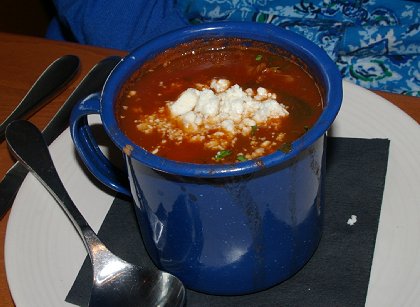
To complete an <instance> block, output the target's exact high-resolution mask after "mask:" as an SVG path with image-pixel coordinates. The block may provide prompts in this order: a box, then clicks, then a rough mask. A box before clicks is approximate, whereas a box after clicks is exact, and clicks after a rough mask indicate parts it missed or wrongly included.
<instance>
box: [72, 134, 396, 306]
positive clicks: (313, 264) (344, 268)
mask: <svg viewBox="0 0 420 307" xmlns="http://www.w3.org/2000/svg"><path fill="white" fill-rule="evenodd" d="M327 144H328V145H327V148H328V151H327V176H326V197H325V222H324V231H323V236H322V238H321V242H320V245H319V247H318V249H317V251H316V252H315V254H314V256H313V257H312V258H311V259H310V260H309V262H308V263H307V264H306V265H305V266H304V267H303V269H301V270H300V271H299V272H298V273H296V274H295V275H294V276H292V277H291V278H290V279H288V280H286V281H284V282H283V283H281V284H279V285H277V286H274V287H272V288H270V289H268V290H265V291H261V292H258V293H255V294H249V295H241V296H214V295H206V294H202V293H198V292H194V291H191V290H187V304H186V305H187V306H188V307H190V306H200V307H201V306H212V307H213V306H241V305H245V306H299V307H301V306H303V307H304V306H311V307H312V306H322V307H324V306H340V307H346V306H352V307H353V306H364V304H365V300H366V294H367V288H368V284H369V276H370V269H371V265H372V258H373V251H374V247H375V240H376V233H377V229H378V222H379V216H380V211H381V203H382V195H383V189H384V183H385V175H386V169H387V161H388V150H389V140H384V139H356V138H333V137H329V138H328V143H327ZM352 215H355V216H356V217H357V221H356V222H355V223H354V224H353V225H350V224H351V223H350V224H348V223H347V222H348V220H349V219H351V217H352ZM99 237H100V238H101V239H102V240H103V242H104V243H105V244H106V245H107V246H108V247H109V248H110V249H111V250H112V251H113V252H114V253H116V254H117V255H119V256H120V257H122V258H123V259H125V260H127V261H129V262H133V263H138V264H142V265H143V266H153V264H152V262H151V260H150V259H149V257H148V255H147V253H146V251H145V250H144V247H143V243H142V239H141V236H140V234H139V229H138V225H137V221H136V217H135V213H134V208H133V206H132V204H131V203H130V200H128V199H125V198H123V197H121V196H117V197H116V198H115V200H114V202H113V204H112V206H111V208H110V210H109V212H108V214H107V216H106V217H105V220H104V222H103V224H102V226H101V228H100V230H99ZM91 280H92V268H91V265H90V262H89V259H88V258H86V259H85V262H84V263H83V266H82V268H81V270H80V272H79V275H78V276H77V278H76V280H75V282H74V284H73V287H72V288H71V290H70V291H69V293H68V295H67V298H66V301H67V302H70V303H73V304H77V305H80V306H87V303H88V300H89V295H90V288H91V283H92V282H91Z"/></svg>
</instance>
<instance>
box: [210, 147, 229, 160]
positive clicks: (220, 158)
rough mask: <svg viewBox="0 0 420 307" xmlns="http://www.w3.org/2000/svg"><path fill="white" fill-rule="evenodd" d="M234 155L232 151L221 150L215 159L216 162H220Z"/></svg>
mask: <svg viewBox="0 0 420 307" xmlns="http://www.w3.org/2000/svg"><path fill="white" fill-rule="evenodd" d="M231 154H232V151H230V150H228V149H225V150H220V151H218V152H217V153H216V155H215V156H214V159H215V160H216V161H220V160H222V159H223V158H225V157H227V156H229V155H231Z"/></svg>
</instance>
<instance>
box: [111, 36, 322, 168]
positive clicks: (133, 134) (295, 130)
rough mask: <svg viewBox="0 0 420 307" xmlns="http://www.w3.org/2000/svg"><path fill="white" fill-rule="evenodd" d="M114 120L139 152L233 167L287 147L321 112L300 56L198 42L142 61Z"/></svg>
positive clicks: (240, 43)
mask: <svg viewBox="0 0 420 307" xmlns="http://www.w3.org/2000/svg"><path fill="white" fill-rule="evenodd" d="M115 112H116V115H117V119H118V123H119V125H120V127H121V129H122V131H123V132H124V133H125V134H126V135H127V136H128V137H129V138H130V139H131V140H132V141H133V142H134V143H136V144H138V145H139V146H141V147H143V148H144V149H146V150H148V151H150V152H152V153H154V154H156V155H159V156H161V157H165V158H168V159H171V160H177V161H184V162H190V163H235V162H241V161H246V160H249V159H255V158H258V157H261V156H263V155H267V154H270V153H273V152H274V151H276V150H281V151H286V152H287V151H289V150H290V148H291V147H290V146H291V145H290V144H291V142H292V141H294V140H295V139H297V138H299V137H300V136H302V134H304V133H305V132H306V131H307V130H308V129H310V127H311V126H312V125H313V124H314V123H315V121H316V120H317V118H318V117H319V115H320V114H321V112H322V97H321V93H320V90H319V88H318V86H317V83H316V82H315V80H314V79H313V78H312V76H311V75H310V74H309V73H308V72H307V70H306V69H305V67H304V65H302V64H301V63H300V62H299V60H298V59H296V58H295V57H293V56H291V55H290V54H288V53H287V52H285V51H283V50H280V49H276V48H274V47H270V48H268V47H267V45H266V44H264V43H255V42H252V43H251V42H250V41H247V40H242V39H233V38H230V39H213V40H207V41H203V40H199V41H193V42H189V43H186V44H182V45H179V46H177V47H175V48H173V49H170V50H168V51H165V52H163V53H162V54H160V55H158V56H156V57H155V58H153V59H150V60H149V61H147V62H146V63H145V64H144V65H142V67H141V68H140V69H139V70H138V71H137V72H136V73H135V74H134V75H133V77H132V78H131V79H130V81H129V82H127V84H125V86H124V87H123V88H122V90H121V92H120V96H119V98H118V103H117V104H116V110H115Z"/></svg>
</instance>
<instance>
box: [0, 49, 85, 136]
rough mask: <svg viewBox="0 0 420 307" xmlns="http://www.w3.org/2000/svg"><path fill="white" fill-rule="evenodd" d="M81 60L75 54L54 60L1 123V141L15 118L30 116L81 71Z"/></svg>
mask: <svg viewBox="0 0 420 307" xmlns="http://www.w3.org/2000/svg"><path fill="white" fill-rule="evenodd" d="M79 66H80V60H79V58H78V57H77V56H75V55H65V56H62V57H60V58H58V59H57V60H55V61H54V62H52V63H51V64H50V65H49V66H48V67H47V68H46V69H45V71H44V72H43V73H42V74H41V75H40V76H39V78H38V79H37V80H36V81H35V83H34V84H33V85H32V87H31V88H30V89H29V91H28V92H27V93H26V95H25V97H23V99H22V101H21V102H20V103H19V104H18V106H17V107H16V108H15V109H14V111H13V112H12V113H11V114H10V115H9V116H8V117H7V118H6V120H5V121H4V122H3V123H1V125H0V141H3V140H4V132H5V131H6V127H7V126H8V125H9V124H10V123H11V122H12V121H14V120H16V119H21V118H25V117H28V116H30V115H31V114H33V113H35V112H36V111H37V110H39V109H40V108H41V107H42V106H43V105H44V104H45V103H47V102H48V101H50V100H51V99H52V98H54V97H55V96H56V95H58V93H59V92H60V91H61V90H63V89H64V87H65V86H66V85H67V84H68V83H69V82H70V81H71V80H72V79H73V77H74V76H75V75H76V73H77V72H78V71H79Z"/></svg>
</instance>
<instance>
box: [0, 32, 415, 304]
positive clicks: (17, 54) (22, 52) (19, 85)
mask: <svg viewBox="0 0 420 307" xmlns="http://www.w3.org/2000/svg"><path fill="white" fill-rule="evenodd" d="M65 54H74V55H77V56H78V57H79V58H80V60H81V70H80V72H79V74H78V76H77V77H76V78H75V80H74V82H73V83H72V84H70V86H69V87H68V88H67V89H66V90H65V91H63V92H62V93H61V94H60V95H59V96H57V97H56V98H55V99H54V100H53V101H51V102H50V103H49V104H47V105H46V106H44V107H43V108H42V109H41V110H39V111H38V112H37V113H35V114H34V115H33V116H32V117H30V121H31V122H32V123H34V124H35V125H37V126H38V127H39V128H40V129H42V128H44V126H45V125H46V124H47V123H48V122H49V120H50V119H51V117H52V116H53V115H54V114H55V112H56V111H57V110H58V109H59V107H60V106H61V104H62V103H63V102H64V100H65V99H66V98H67V97H68V95H69V94H70V93H71V91H72V90H74V88H75V87H76V85H77V84H78V82H79V81H80V80H81V79H82V78H83V76H84V75H85V74H86V73H87V72H88V71H89V69H90V68H92V67H93V65H95V64H96V63H97V62H98V61H100V60H101V59H103V58H105V57H107V56H109V55H124V54H125V52H123V51H118V50H111V49H104V48H97V47H91V46H83V45H78V44H73V43H66V42H57V41H49V40H45V39H42V38H36V37H28V36H18V35H12V34H7V33H0V121H3V120H4V119H5V118H6V117H7V116H8V115H9V114H10V113H11V112H12V110H13V109H14V108H15V107H16V105H17V104H18V103H19V101H20V100H21V99H22V98H23V96H24V95H25V94H26V92H27V90H28V89H29V88H30V87H31V86H32V84H33V82H34V81H35V80H36V79H37V78H38V76H39V75H40V74H41V73H42V71H43V70H44V69H45V68H46V67H47V66H48V65H49V64H50V63H51V62H52V61H54V60H55V59H57V58H58V57H60V56H62V55H65ZM376 93H377V94H379V95H380V96H382V97H384V98H386V99H387V100H389V101H391V102H392V103H394V104H395V105H397V106H398V107H400V108H401V109H402V110H404V111H405V112H406V113H407V114H409V115H410V116H411V117H413V118H414V119H415V120H416V121H417V122H420V98H415V97H409V96H403V95H397V94H391V93H385V92H379V91H377V92H376ZM14 162H15V160H14V159H13V157H12V156H11V155H10V153H9V151H8V149H7V144H6V143H5V142H2V143H1V144H0V178H3V176H4V175H5V173H6V172H7V170H8V169H9V168H10V167H11V166H12V165H13V163H14ZM9 212H10V210H9ZM8 217H9V213H7V215H6V216H5V217H3V219H2V220H1V221H0V305H1V306H4V307H9V306H14V304H13V299H12V297H11V294H10V291H9V287H8V284H7V279H6V272H5V263H4V240H5V235H6V227H7V220H8Z"/></svg>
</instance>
